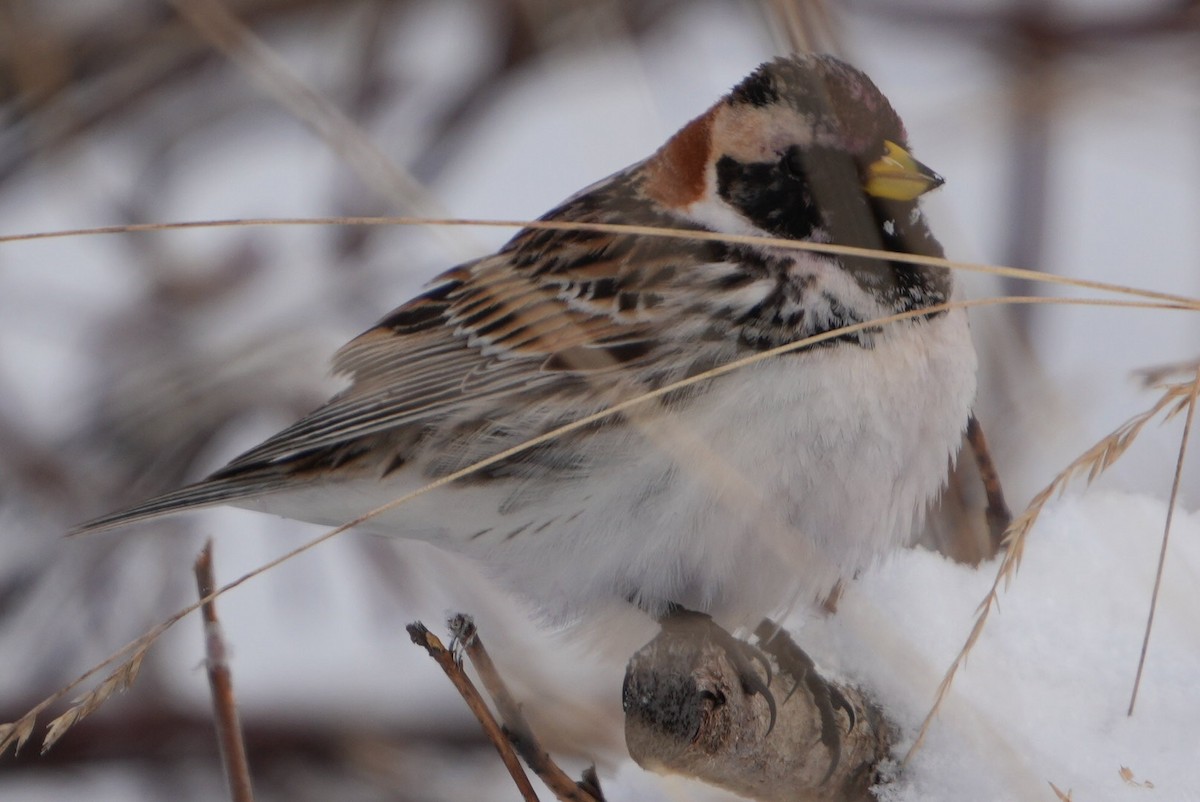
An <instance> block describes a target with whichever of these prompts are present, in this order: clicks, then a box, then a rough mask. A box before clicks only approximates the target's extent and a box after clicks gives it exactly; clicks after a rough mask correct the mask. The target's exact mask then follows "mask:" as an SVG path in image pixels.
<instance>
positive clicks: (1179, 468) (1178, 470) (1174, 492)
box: [1128, 368, 1200, 716]
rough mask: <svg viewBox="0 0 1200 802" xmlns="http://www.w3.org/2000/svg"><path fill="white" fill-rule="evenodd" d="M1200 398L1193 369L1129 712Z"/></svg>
mask: <svg viewBox="0 0 1200 802" xmlns="http://www.w3.org/2000/svg"><path fill="white" fill-rule="evenodd" d="M1197 397H1200V368H1197V369H1196V381H1195V383H1194V384H1193V385H1192V394H1191V396H1190V397H1189V398H1188V408H1187V418H1186V419H1185V420H1184V423H1183V436H1182V438H1181V439H1180V441H1179V459H1178V460H1177V461H1176V463H1175V480H1174V481H1173V482H1172V483H1171V499H1170V501H1168V502H1167V522H1166V523H1165V524H1164V525H1163V536H1162V546H1161V547H1160V548H1159V550H1158V570H1157V571H1156V572H1155V574H1154V590H1153V592H1152V593H1151V594H1150V613H1149V614H1148V615H1147V616H1146V634H1145V635H1144V636H1143V637H1142V651H1141V654H1140V655H1138V666H1137V676H1135V677H1134V679H1133V692H1132V693H1131V694H1130V696H1129V713H1128V715H1130V716H1132V715H1133V706H1134V705H1135V704H1137V695H1138V688H1140V687H1141V686H1142V669H1143V668H1145V666H1146V652H1147V651H1148V650H1149V648H1150V630H1151V629H1152V628H1153V627H1154V613H1155V611H1156V610H1157V609H1158V591H1159V588H1160V587H1161V586H1162V578H1163V567H1164V566H1165V565H1166V564H1167V542H1168V541H1169V540H1170V538H1171V520H1172V519H1173V518H1174V517H1175V500H1176V499H1177V498H1178V496H1179V484H1180V480H1181V479H1182V478H1183V458H1184V457H1185V456H1187V446H1188V440H1190V439H1191V435H1192V421H1193V420H1194V419H1195V417H1196V399H1197Z"/></svg>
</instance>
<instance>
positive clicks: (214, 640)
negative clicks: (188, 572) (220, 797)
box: [192, 540, 254, 802]
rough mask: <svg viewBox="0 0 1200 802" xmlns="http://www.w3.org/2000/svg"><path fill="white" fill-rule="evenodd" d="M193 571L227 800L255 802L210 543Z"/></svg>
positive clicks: (197, 560)
mask: <svg viewBox="0 0 1200 802" xmlns="http://www.w3.org/2000/svg"><path fill="white" fill-rule="evenodd" d="M192 570H193V571H194V572H195V574H196V588H197V590H198V591H199V593H200V598H201V599H202V600H203V601H201V604H200V614H201V615H202V616H203V619H204V653H205V657H206V659H205V665H206V667H207V669H208V686H209V688H210V689H211V690H212V703H213V717H214V718H215V719H216V724H217V744H218V746H219V747H220V751H221V764H222V765H223V766H224V768H225V777H226V779H227V780H228V781H229V798H230V799H232V800H233V802H254V790H253V788H252V787H251V784H250V763H249V761H248V760H247V759H246V743H245V740H244V739H243V737H242V725H241V722H240V721H239V720H238V712H237V700H236V698H235V697H234V695H233V675H232V674H231V673H230V671H229V661H228V659H227V655H228V650H227V649H226V648H225V637H224V635H223V634H222V633H221V624H220V622H219V621H217V607H216V603H215V602H214V601H213V600H212V599H211V598H209V597H210V596H212V593H213V590H215V589H216V587H217V583H216V580H215V579H214V578H213V570H212V540H209V541H208V542H207V543H205V544H204V550H203V551H201V552H200V556H199V557H197V558H196V564H195V565H194V566H193V568H192Z"/></svg>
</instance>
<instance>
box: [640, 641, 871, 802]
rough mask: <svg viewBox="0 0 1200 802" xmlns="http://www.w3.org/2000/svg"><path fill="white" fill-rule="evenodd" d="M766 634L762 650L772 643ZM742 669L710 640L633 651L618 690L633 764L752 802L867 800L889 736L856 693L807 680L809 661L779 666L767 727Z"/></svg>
mask: <svg viewBox="0 0 1200 802" xmlns="http://www.w3.org/2000/svg"><path fill="white" fill-rule="evenodd" d="M769 629H770V632H769V633H767V634H766V635H764V639H765V640H766V641H768V642H769V641H771V640H772V635H773V634H778V629H777V628H776V627H774V625H770V626H769ZM769 645H771V646H772V647H774V645H776V644H769ZM764 651H766V652H767V653H768V654H771V656H773V657H774V656H776V654H775V653H776V652H777V651H779V650H778V649H775V648H770V649H764ZM740 662H741V661H738V660H736V659H731V658H730V654H729V651H728V650H727V649H726V648H724V647H723V646H722V645H721V644H719V643H717V642H715V641H714V640H712V639H710V638H696V637H694V636H692V635H690V634H689V633H688V632H686V631H684V630H678V629H674V628H665V629H664V630H663V631H662V632H661V633H659V635H658V636H657V637H655V638H654V640H652V641H650V642H649V643H648V644H646V645H645V646H643V647H642V648H641V649H640V650H638V652H637V653H636V654H635V655H634V656H633V658H632V659H631V660H630V661H629V665H628V666H627V667H626V669H625V684H624V688H623V702H624V707H625V743H626V745H627V746H628V747H629V754H630V755H631V756H632V757H633V759H634V760H635V761H637V763H638V764H639V765H641V766H643V767H645V768H648V769H652V770H654V771H659V772H667V773H673V774H682V775H685V776H688V777H693V778H696V779H699V780H702V781H704V782H707V783H711V784H713V785H717V786H720V787H722V788H725V789H728V790H730V791H733V792H734V793H737V794H740V795H742V796H745V797H748V798H750V799H754V800H758V802H818V800H819V802H867V800H872V799H874V798H875V797H874V796H873V795H872V794H871V790H870V789H871V786H873V785H874V784H875V783H876V782H877V777H876V773H877V769H878V767H879V763H880V761H882V760H884V759H885V758H886V757H887V755H888V752H889V750H890V748H891V740H892V729H893V728H892V727H891V725H889V724H888V722H887V721H886V719H885V718H884V717H883V715H882V713H881V712H880V711H879V710H878V709H877V708H876V707H875V706H874V705H873V704H871V702H870V701H869V700H868V699H867V698H866V697H865V696H864V695H863V694H862V692H861V691H859V690H858V689H857V688H853V687H850V686H845V685H840V684H837V683H834V682H828V681H825V680H823V679H821V678H820V677H817V676H815V675H813V676H809V674H810V673H812V667H811V661H807V665H806V666H805V667H804V670H800V671H797V670H796V668H797V666H796V665H787V666H786V667H785V666H779V668H780V670H779V671H778V672H776V680H775V681H774V682H772V683H771V688H770V690H771V692H772V693H773V694H774V695H775V698H776V700H777V707H778V714H777V717H776V721H775V726H774V727H772V726H771V712H770V706H769V704H768V703H767V701H766V700H765V699H764V697H763V694H761V693H758V692H755V691H754V690H752V689H749V688H748V687H747V683H746V682H745V678H744V676H743V673H742V672H743V671H744V670H745V668H744V665H741V666H739V665H738V663H740ZM783 662H784V663H789V662H790V661H788V660H786V659H785V660H783ZM798 674H799V675H800V676H797V675H798Z"/></svg>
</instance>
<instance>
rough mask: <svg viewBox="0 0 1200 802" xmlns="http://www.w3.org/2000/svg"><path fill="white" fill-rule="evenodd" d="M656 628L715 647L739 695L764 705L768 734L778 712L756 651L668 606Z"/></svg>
mask: <svg viewBox="0 0 1200 802" xmlns="http://www.w3.org/2000/svg"><path fill="white" fill-rule="evenodd" d="M659 624H660V625H661V626H662V628H663V629H664V630H667V631H671V632H676V633H681V634H686V635H687V636H689V637H692V638H703V639H705V640H707V641H709V642H711V643H713V644H715V645H717V646H719V647H720V648H721V650H722V651H723V652H724V653H725V655H726V656H727V657H728V658H729V661H730V662H731V663H732V664H733V667H734V669H736V671H737V676H738V680H739V681H740V682H741V685H742V691H743V692H744V693H746V694H747V695H748V696H754V695H755V694H757V695H760V696H762V698H763V700H764V701H765V702H766V703H767V710H768V711H769V712H770V715H771V720H770V723H769V724H768V725H767V732H766V734H767V735H770V734H771V731H772V730H774V729H775V721H776V719H777V718H778V708H777V706H776V704H775V694H773V693H772V692H771V689H770V685H771V679H772V677H773V675H772V672H771V663H770V661H769V660H768V658H767V656H766V655H765V654H764V653H763V652H762V651H761V650H760V649H759V648H758V647H756V646H754V645H753V644H750V643H747V642H746V641H743V640H740V639H738V638H735V637H734V636H733V635H730V634H729V633H728V632H727V631H726V630H725V629H724V628H723V627H721V626H720V625H719V624H717V623H716V622H715V621H713V620H712V618H711V617H710V616H708V615H706V614H704V613H698V612H695V611H693V610H688V609H686V608H684V607H680V606H679V605H674V604H673V605H671V606H670V607H669V608H668V611H667V612H666V614H664V615H663V616H662V617H661V618H660V619H659ZM755 663H758V664H759V665H760V666H762V672H761V674H760V672H759V670H758V669H756V668H755V666H754V664H755ZM762 674H765V675H766V681H763V678H762Z"/></svg>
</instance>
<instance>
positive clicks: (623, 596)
mask: <svg viewBox="0 0 1200 802" xmlns="http://www.w3.org/2000/svg"><path fill="white" fill-rule="evenodd" d="M974 393H975V352H974V349H973V347H972V346H971V342H970V335H969V333H968V330H967V325H966V317H965V314H964V313H963V312H962V310H954V311H952V312H950V313H948V314H947V315H945V316H943V317H941V318H938V319H936V320H934V321H932V322H928V323H921V324H913V325H904V326H893V327H890V328H889V330H888V333H887V334H886V335H880V336H879V337H878V338H877V341H876V345H875V347H874V348H873V349H869V350H868V349H863V348H859V347H857V346H848V345H838V346H834V347H827V348H821V349H817V350H814V351H811V352H806V353H802V354H794V355H787V356H783V357H779V358H776V359H772V360H768V361H766V362H763V363H760V364H758V365H755V366H752V367H749V368H745V369H742V370H738V371H735V372H733V373H731V374H729V375H727V376H725V377H723V378H722V379H721V380H719V381H717V382H716V383H715V384H714V385H713V392H711V393H709V394H708V395H707V396H704V397H702V398H698V399H696V400H694V401H693V402H692V403H691V404H690V405H689V406H688V407H686V409H685V410H684V411H682V412H680V413H679V414H676V415H672V416H670V417H669V418H668V419H667V420H666V421H665V422H664V421H662V420H658V421H657V422H656V423H653V424H651V425H647V426H645V427H642V430H641V431H635V432H631V433H630V434H629V435H628V436H627V437H625V438H624V440H623V442H622V443H615V444H614V443H610V444H609V445H610V446H612V451H613V453H614V456H613V458H612V459H611V460H608V461H603V460H602V461H601V462H600V467H599V468H598V469H597V470H596V472H595V473H593V474H592V475H591V476H589V477H587V478H586V479H583V480H580V481H573V482H565V483H562V485H561V486H560V487H558V488H557V489H556V491H555V492H554V493H552V494H551V495H550V496H549V497H548V498H543V499H539V500H538V501H537V502H534V503H531V504H528V505H524V506H521V507H520V508H519V509H515V510H512V511H507V512H506V511H502V510H501V507H502V504H503V503H504V501H505V500H506V499H507V498H508V497H509V495H510V494H511V492H512V489H513V488H512V486H511V485H510V486H507V487H506V486H504V485H503V484H500V483H495V482H491V483H479V484H474V485H468V486H463V485H459V486H455V487H454V488H453V489H451V490H449V492H447V491H435V492H434V493H431V494H429V495H427V496H423V497H421V498H419V499H416V500H414V502H412V503H411V504H406V505H404V506H402V507H399V508H396V509H395V510H393V511H391V512H389V513H388V514H386V515H384V516H381V517H380V518H379V519H377V520H375V521H372V522H371V523H370V524H368V525H367V528H369V529H371V530H372V531H378V532H381V533H386V534H393V535H404V536H411V537H420V538H423V539H428V540H430V541H432V542H434V543H437V544H439V545H442V546H444V547H447V548H451V549H453V550H456V551H463V552H466V553H468V554H472V555H474V556H476V557H478V558H479V559H480V560H481V561H482V562H483V563H484V564H485V565H487V566H488V567H489V568H490V569H492V570H493V571H495V573H496V574H497V575H498V576H499V577H500V578H501V579H503V580H506V581H507V582H508V583H509V584H511V585H512V586H513V587H514V588H515V589H517V590H519V591H520V592H522V593H523V594H525V595H528V596H529V597H531V598H532V599H533V600H534V601H535V602H537V603H538V605H539V606H540V607H542V609H543V610H545V612H546V613H547V615H548V617H550V618H552V619H556V620H569V619H572V618H575V617H578V616H581V615H582V616H586V615H587V613H589V612H592V611H595V610H596V609H598V608H600V607H603V606H606V605H609V604H612V603H614V602H616V603H621V602H623V600H627V599H630V598H636V599H638V600H640V601H642V602H643V604H644V605H647V606H650V607H653V606H655V605H661V604H665V603H667V602H676V603H680V604H683V605H685V606H687V607H690V608H692V609H699V610H705V611H709V612H712V613H713V614H715V615H717V616H718V617H720V618H723V619H724V620H726V621H728V622H730V623H734V622H737V623H744V622H745V621H746V620H748V619H749V618H750V617H759V616H763V615H767V614H771V613H773V612H777V611H778V609H779V608H780V607H782V606H784V605H787V604H789V603H794V602H795V601H797V600H799V601H801V602H807V601H809V600H813V599H816V598H819V597H820V596H822V595H824V594H825V593H827V592H828V591H829V590H830V589H831V588H832V587H833V584H834V583H835V582H836V581H837V580H838V579H840V578H844V577H850V576H852V575H853V574H854V573H855V572H856V571H858V570H860V569H861V568H863V567H865V566H866V565H868V564H869V563H870V562H871V561H872V560H874V559H877V558H878V557H879V556H880V555H882V554H885V553H887V552H888V551H890V550H892V549H894V548H895V547H896V546H897V545H898V544H900V543H902V542H904V541H905V540H906V539H907V538H908V537H909V536H910V534H911V532H912V529H913V526H914V524H915V522H916V521H918V520H919V518H920V516H921V515H922V514H923V512H924V509H925V506H926V504H927V503H928V502H929V500H930V499H932V498H933V497H934V496H935V495H936V494H937V493H938V491H939V490H940V488H941V486H942V484H943V482H944V481H945V477H946V472H947V468H948V466H949V463H950V460H951V458H952V457H953V455H954V453H955V452H956V450H957V449H958V446H959V443H960V441H961V435H962V431H963V428H964V426H965V424H966V421H967V416H968V414H969V410H970V406H971V403H972V400H973V398H974ZM397 479H400V480H401V481H400V482H398V483H397V484H394V485H389V486H387V487H386V489H385V488H383V487H381V486H375V487H362V486H358V487H353V488H352V487H345V488H343V494H344V502H345V503H344V509H343V510H342V511H341V512H339V513H332V514H331V512H332V511H331V510H330V507H329V506H328V504H327V503H322V505H321V509H322V510H323V513H322V514H321V515H306V514H303V511H300V510H294V509H287V507H288V505H286V504H284V505H280V504H279V503H277V502H275V503H263V504H262V505H261V507H262V508H264V509H267V510H269V511H274V512H279V513H282V514H285V515H289V516H292V517H299V518H305V519H308V520H317V521H319V522H323V523H340V522H341V521H342V520H346V519H349V518H350V517H353V515H354V514H358V513H361V512H363V511H365V510H366V509H370V508H371V507H373V506H376V505H377V504H380V503H383V502H384V501H386V500H387V499H389V498H394V497H396V496H397V495H399V494H402V493H404V492H406V491H407V490H409V489H412V488H413V487H416V486H417V485H418V484H419V483H420V482H419V477H416V476H412V477H407V478H404V477H401V476H397ZM356 491H357V493H358V494H359V495H358V496H357V497H356ZM264 501H265V500H264ZM326 501H327V500H326ZM256 506H257V505H256ZM337 506H342V505H337ZM342 513H344V515H345V517H344V518H342V519H340V520H339V519H337V518H336V515H338V514H342ZM480 533H483V534H480Z"/></svg>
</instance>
